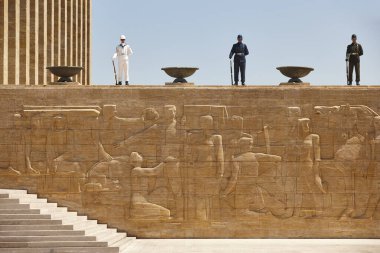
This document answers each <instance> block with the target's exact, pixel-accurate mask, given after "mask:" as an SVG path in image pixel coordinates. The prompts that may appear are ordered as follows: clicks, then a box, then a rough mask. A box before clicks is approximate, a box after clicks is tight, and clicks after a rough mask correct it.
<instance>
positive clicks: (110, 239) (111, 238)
mask: <svg viewBox="0 0 380 253" xmlns="http://www.w3.org/2000/svg"><path fill="white" fill-rule="evenodd" d="M126 236H127V234H126V233H115V234H110V235H108V236H107V237H105V238H104V239H98V238H97V237H96V240H97V241H102V242H107V245H108V246H111V245H113V244H115V243H117V242H118V241H120V240H123V239H124V238H126Z"/></svg>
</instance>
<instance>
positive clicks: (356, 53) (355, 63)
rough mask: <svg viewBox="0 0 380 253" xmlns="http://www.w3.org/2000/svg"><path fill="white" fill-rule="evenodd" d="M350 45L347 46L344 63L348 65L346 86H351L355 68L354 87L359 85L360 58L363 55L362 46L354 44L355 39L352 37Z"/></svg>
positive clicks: (354, 36)
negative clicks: (346, 62)
mask: <svg viewBox="0 0 380 253" xmlns="http://www.w3.org/2000/svg"><path fill="white" fill-rule="evenodd" d="M351 39H352V44H351V45H348V46H347V52H346V61H348V63H349V67H348V80H347V81H348V83H347V84H348V85H352V79H353V78H352V75H353V72H354V68H355V74H356V85H360V56H362V55H363V48H362V46H361V45H360V44H359V43H357V42H356V40H357V37H356V35H355V34H353V35H352V37H351Z"/></svg>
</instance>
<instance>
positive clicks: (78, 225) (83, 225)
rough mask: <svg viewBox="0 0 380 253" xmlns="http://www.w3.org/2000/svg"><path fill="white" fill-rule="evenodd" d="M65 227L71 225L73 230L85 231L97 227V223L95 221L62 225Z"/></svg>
mask: <svg viewBox="0 0 380 253" xmlns="http://www.w3.org/2000/svg"><path fill="white" fill-rule="evenodd" d="M64 224H65V225H73V226H74V230H86V229H92V228H94V227H97V225H98V222H97V221H96V220H84V221H79V222H75V223H64Z"/></svg>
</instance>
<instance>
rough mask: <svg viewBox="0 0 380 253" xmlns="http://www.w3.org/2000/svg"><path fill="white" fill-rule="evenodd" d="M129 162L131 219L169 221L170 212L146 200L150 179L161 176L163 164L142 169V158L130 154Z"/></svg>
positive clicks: (135, 153)
mask: <svg viewBox="0 0 380 253" xmlns="http://www.w3.org/2000/svg"><path fill="white" fill-rule="evenodd" d="M130 162H131V165H132V167H133V169H132V171H131V180H132V197H131V207H130V216H131V218H133V219H169V218H170V210H169V209H167V208H165V207H162V206H160V205H157V204H153V203H151V202H149V201H148V200H147V197H148V194H149V192H150V191H149V183H148V180H149V179H150V178H156V177H158V176H162V175H163V173H164V164H165V163H160V164H159V165H157V166H156V167H154V168H142V167H141V166H142V163H143V157H142V156H141V155H140V154H139V153H137V152H132V154H131V156H130Z"/></svg>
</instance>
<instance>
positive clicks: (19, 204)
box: [0, 189, 135, 253]
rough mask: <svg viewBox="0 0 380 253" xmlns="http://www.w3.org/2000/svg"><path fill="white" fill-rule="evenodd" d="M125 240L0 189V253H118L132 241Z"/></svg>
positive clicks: (75, 215)
mask: <svg viewBox="0 0 380 253" xmlns="http://www.w3.org/2000/svg"><path fill="white" fill-rule="evenodd" d="M126 236H127V234H126V233H118V232H117V230H116V229H112V228H111V229H110V228H108V227H107V225H106V224H98V223H97V221H96V220H88V218H87V216H79V215H78V213H76V212H69V211H68V209H67V208H66V207H58V205H57V203H48V202H47V199H40V198H38V196H37V195H36V194H27V192H26V191H25V190H7V189H6V190H4V189H0V253H5V252H6V253H93V252H94V253H120V252H122V251H123V250H125V249H127V248H128V246H129V245H130V244H131V243H132V242H133V241H134V239H135V238H127V237H126ZM119 250H120V251H119Z"/></svg>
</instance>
